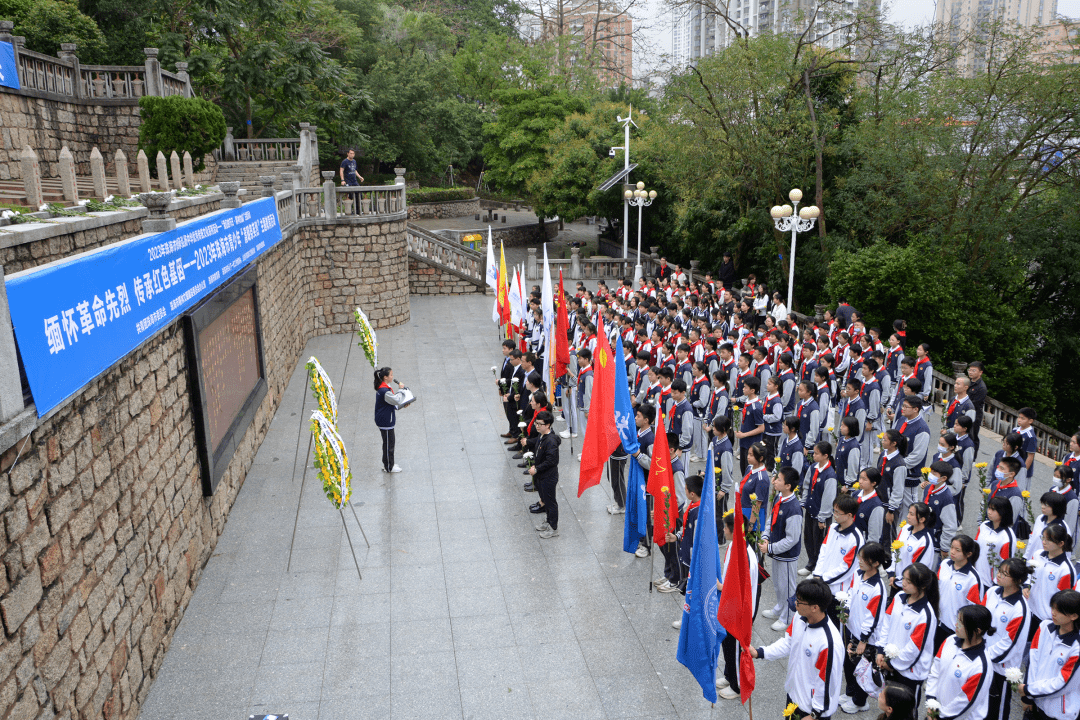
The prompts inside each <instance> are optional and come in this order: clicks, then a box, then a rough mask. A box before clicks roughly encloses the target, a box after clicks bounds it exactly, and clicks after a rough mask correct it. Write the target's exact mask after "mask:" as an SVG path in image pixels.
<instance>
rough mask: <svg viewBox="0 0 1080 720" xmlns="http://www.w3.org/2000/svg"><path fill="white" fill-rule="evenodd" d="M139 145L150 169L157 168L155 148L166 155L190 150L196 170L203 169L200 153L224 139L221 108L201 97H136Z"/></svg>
mask: <svg viewBox="0 0 1080 720" xmlns="http://www.w3.org/2000/svg"><path fill="white" fill-rule="evenodd" d="M139 115H140V118H141V120H142V123H141V125H140V126H139V148H140V149H142V150H144V151H146V159H147V160H149V161H150V172H151V173H154V172H156V171H157V163H156V162H155V161H154V158H156V157H157V154H158V151H160V152H162V153H164V154H165V157H166V158H168V157H169V155H170V154H172V151H173V150H175V151H176V153H177V154H178V155H181V156H182V155H183V154H184V151H185V150H186V151H187V152H189V153H191V160H192V162H193V163H194V168H195V171H196V172H198V171H199V170H202V169H203V155H205V154H206V153H208V152H211V151H212V150H214V149H215V148H217V147H220V146H221V142H222V141H223V140H224V139H225V115H224V114H223V113H222V112H221V108H219V107H218V106H217V105H215V104H214V103H212V102H209V101H207V100H203V99H202V98H186V97H181V96H179V95H172V96H170V97H150V96H144V97H142V98H140V99H139Z"/></svg>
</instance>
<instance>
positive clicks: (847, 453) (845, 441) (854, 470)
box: [836, 417, 862, 492]
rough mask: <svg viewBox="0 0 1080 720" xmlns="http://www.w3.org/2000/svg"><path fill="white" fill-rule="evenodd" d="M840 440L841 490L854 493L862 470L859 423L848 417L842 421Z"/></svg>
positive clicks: (837, 468)
mask: <svg viewBox="0 0 1080 720" xmlns="http://www.w3.org/2000/svg"><path fill="white" fill-rule="evenodd" d="M839 434H840V440H839V442H837V445H836V476H837V477H838V478H839V479H840V485H841V488H842V489H843V490H844V491H846V492H852V491H853V490H852V489H853V488H854V487H855V485H856V484H857V483H858V482H859V470H861V469H862V455H861V453H862V446H861V445H860V444H859V421H858V420H856V419H855V418H853V417H846V418H843V419H842V420H841V421H840V428H839Z"/></svg>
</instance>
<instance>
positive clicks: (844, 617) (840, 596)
mask: <svg viewBox="0 0 1080 720" xmlns="http://www.w3.org/2000/svg"><path fill="white" fill-rule="evenodd" d="M836 602H837V603H838V605H839V607H838V608H837V609H836V618H837V619H838V620H839V621H840V627H841V628H843V627H844V626H845V625H847V621H848V616H849V615H850V614H851V608H849V607H848V603H850V602H851V596H850V595H848V594H847V593H846V592H845V591H843V590H840V591H838V592H837V593H836Z"/></svg>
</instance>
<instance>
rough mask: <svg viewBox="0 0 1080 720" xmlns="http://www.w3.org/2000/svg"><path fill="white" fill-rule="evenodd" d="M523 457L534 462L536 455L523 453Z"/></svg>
mask: <svg viewBox="0 0 1080 720" xmlns="http://www.w3.org/2000/svg"><path fill="white" fill-rule="evenodd" d="M521 457H523V458H528V459H529V460H532V459H533V458H534V457H535V454H534V453H531V452H527V453H522V454H521Z"/></svg>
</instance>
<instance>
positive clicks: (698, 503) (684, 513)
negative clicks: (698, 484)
mask: <svg viewBox="0 0 1080 720" xmlns="http://www.w3.org/2000/svg"><path fill="white" fill-rule="evenodd" d="M700 504H701V501H700V500H699V501H698V502H692V503H690V504H689V505H687V506H686V509H685V510H683V514H682V526H683V530H684V531H685V530H686V518H687V517H688V516H689V515H690V511H691V510H693V509H694V508H696V507H697V506H698V505H700Z"/></svg>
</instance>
